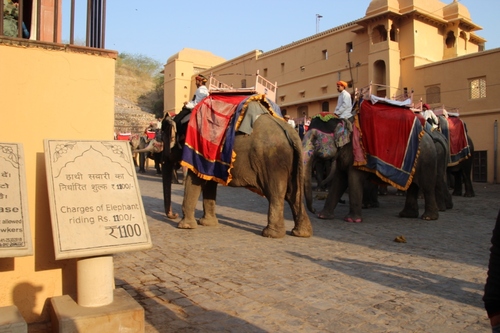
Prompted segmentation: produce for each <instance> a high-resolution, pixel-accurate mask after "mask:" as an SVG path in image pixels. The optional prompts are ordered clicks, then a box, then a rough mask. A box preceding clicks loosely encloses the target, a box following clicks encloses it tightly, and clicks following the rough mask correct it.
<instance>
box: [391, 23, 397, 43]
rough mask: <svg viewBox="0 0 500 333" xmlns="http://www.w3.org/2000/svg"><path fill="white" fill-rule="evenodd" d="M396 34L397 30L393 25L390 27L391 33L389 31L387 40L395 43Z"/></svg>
mask: <svg viewBox="0 0 500 333" xmlns="http://www.w3.org/2000/svg"><path fill="white" fill-rule="evenodd" d="M397 33H398V29H397V28H396V27H395V26H394V24H393V25H391V31H389V38H390V39H391V40H392V41H393V42H395V41H396V36H397Z"/></svg>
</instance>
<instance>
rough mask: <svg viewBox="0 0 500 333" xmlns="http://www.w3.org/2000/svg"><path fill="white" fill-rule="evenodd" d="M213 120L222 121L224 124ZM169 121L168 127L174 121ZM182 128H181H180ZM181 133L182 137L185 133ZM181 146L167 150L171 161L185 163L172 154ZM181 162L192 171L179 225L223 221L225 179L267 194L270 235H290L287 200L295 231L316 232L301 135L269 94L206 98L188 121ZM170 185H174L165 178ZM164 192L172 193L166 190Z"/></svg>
mask: <svg viewBox="0 0 500 333" xmlns="http://www.w3.org/2000/svg"><path fill="white" fill-rule="evenodd" d="M175 118H177V116H176V117H175ZM175 118H174V119H175ZM209 123H216V124H217V126H218V128H214V127H213V126H210V124H209ZM165 125H166V127H165V128H166V130H168V128H169V126H168V124H167V123H165ZM162 129H163V124H162ZM178 131H179V132H181V130H179V128H178ZM179 132H178V137H182V136H183V134H179ZM164 146H165V147H167V146H168V144H167V143H164ZM180 146H182V145H174V148H172V149H170V154H166V155H168V156H166V159H165V160H166V161H168V163H176V162H179V161H180V160H176V158H178V156H177V157H175V156H174V155H173V154H172V153H176V150H177V149H178V147H180ZM209 146H214V147H213V148H215V150H212V149H209V151H203V150H204V149H207V147H209ZM168 150H169V149H164V152H165V151H168ZM181 164H182V165H183V166H185V167H187V168H188V169H189V170H188V173H187V176H186V179H185V188H184V191H185V192H184V199H183V203H182V214H183V217H182V220H181V221H180V222H179V224H178V227H179V228H185V229H190V228H196V227H197V226H198V224H200V225H204V226H213V225H217V224H218V219H217V216H216V198H217V184H218V183H221V184H224V185H228V186H233V187H246V188H248V189H250V190H252V191H254V192H257V193H259V194H261V195H263V196H265V197H266V198H267V200H268V202H269V210H268V215H267V226H266V227H265V228H264V230H263V231H262V235H263V236H264V237H272V238H281V237H284V236H285V234H286V230H285V223H284V203H285V201H286V202H288V204H289V205H290V208H291V210H292V215H293V220H294V223H295V225H294V228H293V229H292V231H291V234H292V235H294V236H299V237H310V236H311V235H312V226H311V222H310V220H309V217H308V215H307V212H306V209H305V207H304V204H303V201H302V195H303V187H304V177H303V165H302V145H301V140H300V137H299V135H298V133H297V131H295V130H294V129H293V128H291V127H290V126H289V125H288V124H287V123H286V122H285V121H284V120H283V118H282V116H281V112H280V110H279V107H278V106H277V105H275V104H274V103H273V102H271V101H270V100H269V99H267V98H266V97H265V95H251V96H248V95H224V94H211V95H209V96H208V97H206V98H205V99H204V100H202V101H201V102H200V103H199V104H198V105H197V106H196V107H195V108H194V109H193V113H192V114H191V117H190V120H189V123H188V125H187V132H186V134H185V144H184V148H183V152H182V162H181ZM166 172H168V171H166ZM167 182H168V179H167ZM165 185H168V184H165V181H164V186H165ZM167 190H168V189H167ZM164 194H165V195H166V196H168V195H169V193H166V192H165V191H164ZM200 194H202V195H203V217H201V219H200V220H199V221H197V220H196V219H195V207H196V204H197V202H198V199H199V197H200ZM169 203H170V201H167V200H166V201H165V204H169ZM165 209H166V210H167V207H166V208H165Z"/></svg>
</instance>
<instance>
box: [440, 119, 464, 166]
mask: <svg viewBox="0 0 500 333" xmlns="http://www.w3.org/2000/svg"><path fill="white" fill-rule="evenodd" d="M442 117H444V116H442ZM446 120H447V121H441V122H440V124H441V132H442V133H443V134H444V136H445V137H446V138H447V139H448V145H449V147H450V159H449V161H448V166H454V165H456V164H458V163H460V162H461V161H462V160H464V159H467V158H469V157H470V155H471V153H470V146H469V141H468V140H467V129H466V127H465V124H464V122H463V121H462V120H461V119H460V118H458V117H448V118H447V119H446Z"/></svg>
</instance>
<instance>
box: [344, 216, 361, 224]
mask: <svg viewBox="0 0 500 333" xmlns="http://www.w3.org/2000/svg"><path fill="white" fill-rule="evenodd" d="M344 221H346V222H349V223H361V222H363V219H362V218H361V217H352V216H349V215H347V216H346V217H344Z"/></svg>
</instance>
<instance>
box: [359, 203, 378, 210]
mask: <svg viewBox="0 0 500 333" xmlns="http://www.w3.org/2000/svg"><path fill="white" fill-rule="evenodd" d="M379 207H380V204H379V203H378V202H373V203H371V202H367V203H364V204H363V208H364V209H369V208H379Z"/></svg>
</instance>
